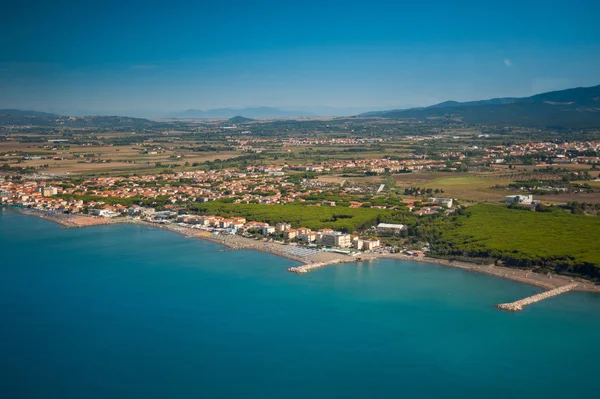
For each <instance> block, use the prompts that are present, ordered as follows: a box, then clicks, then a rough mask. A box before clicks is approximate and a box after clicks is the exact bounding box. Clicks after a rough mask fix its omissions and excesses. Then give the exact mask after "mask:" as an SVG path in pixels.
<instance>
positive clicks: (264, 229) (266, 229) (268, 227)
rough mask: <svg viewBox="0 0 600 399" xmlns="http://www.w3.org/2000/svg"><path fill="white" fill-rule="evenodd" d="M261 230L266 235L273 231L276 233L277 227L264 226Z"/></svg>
mask: <svg viewBox="0 0 600 399" xmlns="http://www.w3.org/2000/svg"><path fill="white" fill-rule="evenodd" d="M260 232H261V234H262V235H264V236H266V235H267V234H273V233H275V227H273V226H263V227H262V228H261V229H260Z"/></svg>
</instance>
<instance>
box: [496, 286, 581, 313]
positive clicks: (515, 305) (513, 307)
mask: <svg viewBox="0 0 600 399" xmlns="http://www.w3.org/2000/svg"><path fill="white" fill-rule="evenodd" d="M575 287H577V284H568V285H563V286H562V287H558V288H555V289H553V290H550V291H545V292H542V293H541V294H537V295H533V296H530V297H527V298H523V299H521V300H519V301H516V302H510V303H501V304H498V305H496V308H498V309H501V310H506V311H509V312H520V311H521V310H523V308H524V307H525V306H527V305H531V304H532V303H536V302H539V301H543V300H544V299H547V298H551V297H553V296H556V295H560V294H563V293H565V292H567V291H571V290H572V289H573V288H575Z"/></svg>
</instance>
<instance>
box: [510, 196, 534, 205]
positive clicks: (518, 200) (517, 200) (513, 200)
mask: <svg viewBox="0 0 600 399" xmlns="http://www.w3.org/2000/svg"><path fill="white" fill-rule="evenodd" d="M504 202H508V203H509V204H523V205H531V204H532V203H533V195H507V196H506V197H504Z"/></svg>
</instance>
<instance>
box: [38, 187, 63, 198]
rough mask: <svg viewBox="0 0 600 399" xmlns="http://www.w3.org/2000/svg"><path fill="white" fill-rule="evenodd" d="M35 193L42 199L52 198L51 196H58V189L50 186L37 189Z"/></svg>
mask: <svg viewBox="0 0 600 399" xmlns="http://www.w3.org/2000/svg"><path fill="white" fill-rule="evenodd" d="M36 191H37V192H38V193H41V194H42V196H43V197H52V196H53V195H56V194H58V189H57V188H56V187H50V186H42V187H38V188H37V190H36Z"/></svg>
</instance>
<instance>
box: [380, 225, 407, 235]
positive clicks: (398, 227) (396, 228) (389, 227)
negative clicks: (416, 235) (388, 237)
mask: <svg viewBox="0 0 600 399" xmlns="http://www.w3.org/2000/svg"><path fill="white" fill-rule="evenodd" d="M405 228H406V225H403V224H394V223H379V224H378V225H377V230H378V231H389V232H393V233H400V231H402V230H404V229H405Z"/></svg>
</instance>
